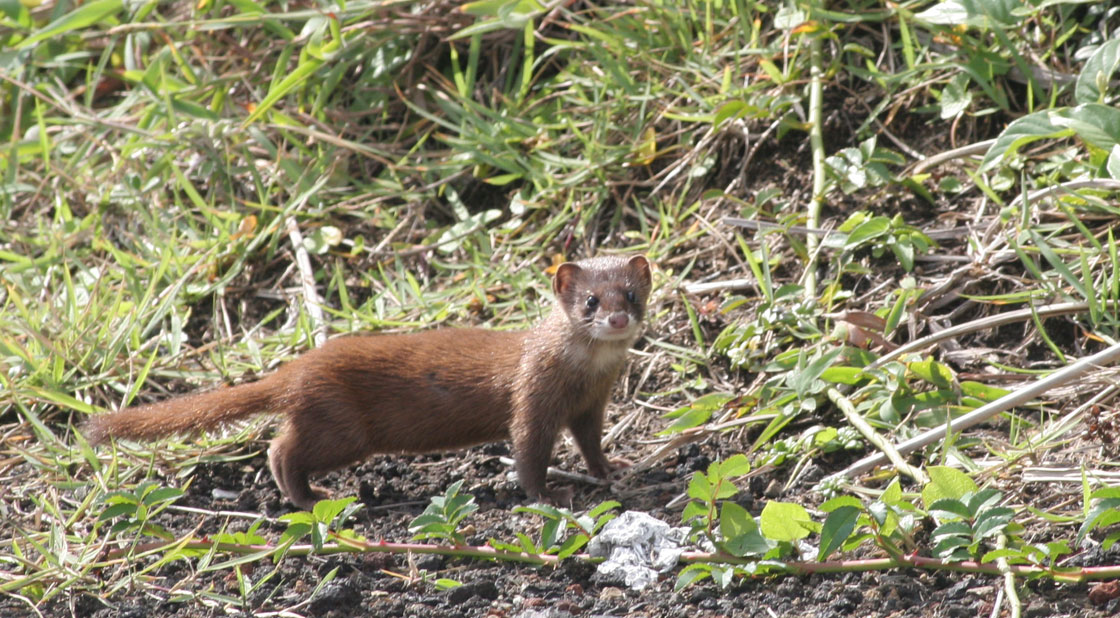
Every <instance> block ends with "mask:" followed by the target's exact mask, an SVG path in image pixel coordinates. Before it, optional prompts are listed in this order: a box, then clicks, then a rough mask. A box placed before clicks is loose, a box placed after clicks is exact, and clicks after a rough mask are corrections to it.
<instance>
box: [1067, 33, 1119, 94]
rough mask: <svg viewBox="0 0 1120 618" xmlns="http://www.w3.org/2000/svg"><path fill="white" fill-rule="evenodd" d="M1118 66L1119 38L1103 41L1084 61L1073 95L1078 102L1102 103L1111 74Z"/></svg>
mask: <svg viewBox="0 0 1120 618" xmlns="http://www.w3.org/2000/svg"><path fill="white" fill-rule="evenodd" d="M1118 67H1120V39H1112V40H1110V41H1105V42H1104V43H1102V44H1101V46H1100V47H1098V48H1097V50H1096V51H1094V52H1093V55H1092V56H1090V57H1089V59H1088V60H1086V61H1085V66H1084V67H1082V69H1081V74H1080V75H1078V76H1077V86H1076V87H1074V89H1073V96H1074V98H1075V99H1077V102H1078V103H1103V102H1104V99H1105V95H1106V94H1107V93H1108V85H1109V82H1111V81H1112V75H1113V73H1115V72H1116V69H1117V68H1118Z"/></svg>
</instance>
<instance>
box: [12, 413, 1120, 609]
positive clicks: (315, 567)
mask: <svg viewBox="0 0 1120 618" xmlns="http://www.w3.org/2000/svg"><path fill="white" fill-rule="evenodd" d="M625 407H626V406H625V405H624V404H614V405H612V407H611V409H610V410H611V413H612V414H611V417H612V419H617V417H618V416H619V415H620V414H622V412H623V408H625ZM650 416H651V417H652V416H653V415H650ZM659 422H661V421H658V420H648V419H647V421H646V422H645V423H641V422H640V423H636V424H635V425H634V426H632V427H631V428H630V430H629V432H628V435H627V436H624V437H623V438H622V439H621V440H620V441H619V444H621V445H622V446H619V447H615V448H613V449H612V454H613V455H622V456H628V457H633V458H637V457H638V456H640V455H641V454H642V451H643V449H644V448H648V447H643V446H641V445H640V442H641V441H642V440H643V439H645V438H646V437H647V436H649V435H651V433H652V427H653V426H654V424H655V423H659ZM250 446H251V447H258V446H259V447H262V453H258V454H256V455H255V456H252V457H251V458H249V459H244V460H241V461H236V462H222V463H215V464H202V465H200V466H199V467H198V468H197V469H196V470H195V473H194V476H193V482H192V483H191V485H190V487H189V489H188V491H187V494H186V496H184V497H183V498H182V499H181V500H180V501H179V502H178V504H181V505H183V506H187V507H196V508H199V509H206V510H208V511H211V512H218V511H225V512H237V511H240V512H245V513H247V514H252V513H264V514H265V515H266V516H267V517H269V518H276V517H279V516H281V515H283V514H285V513H288V512H291V511H292V509H291V507H290V506H289V505H287V504H286V503H285V502H284V501H283V500H282V498H281V496H280V493H279V492H278V491H277V489H276V488H275V486H274V485H273V484H272V481H271V478H270V477H269V476H268V473H267V469H268V467H267V462H266V460H265V457H264V455H263V446H264V444H263V443H253V444H252V445H250ZM736 448H739V449H740V450H741V447H739V446H737V444H736V443H735V442H734V441H733V440H732V439H730V438H729V437H725V438H723V439H721V440H719V441H716V440H710V441H708V442H706V443H704V444H702V445H697V444H693V445H689V446H685V447H683V448H681V449H680V450H679V451H678V452H677V454H676V456H674V457H670V458H669V459H668V460H666V461H664V462H662V464H660V465H658V466H656V467H654V468H651V469H648V470H645V471H642V472H640V473H638V474H636V475H634V476H632V477H630V478H629V479H627V480H626V481H625V482H624V483H621V484H620V486H616V488H615V489H616V491H615V493H614V494H613V495H612V494H611V493H610V492H609V491H608V490H607V489H605V488H596V487H593V486H580V487H578V491H577V492H576V497H575V500H576V504H575V506H576V507H577V508H587V507H590V506H593V505H595V504H597V503H598V502H600V501H602V500H605V499H608V498H615V499H619V500H620V501H621V502H622V504H623V509H634V510H642V511H648V512H650V513H652V514H653V515H654V516H656V517H658V518H660V519H662V520H664V521H666V522H669V523H670V524H672V525H678V524H679V523H680V511H679V508H676V509H666V508H665V504H666V503H667V502H668V501H669V500H670V499H672V498H673V497H675V496H676V495H678V494H680V493H682V492H684V490H685V488H686V486H687V483H688V479H689V477H690V475H691V473H692V472H693V471H694V470H697V469H703V468H705V467H706V466H707V464H708V462H710V461H711V460H712V459H714V458H717V457H720V456H723V455H725V454H730V453H731V452H735V449H736ZM558 450H559V451H560V452H559V456H558V462H557V463H558V466H559V467H561V468H564V469H570V470H576V471H579V470H582V462H581V461H580V460H579V458H578V456H577V455H576V454H575V453H574V449H572V448H571V446H570V445H562V446H561V448H560V449H558ZM506 454H508V447H507V446H506V445H504V444H495V445H487V446H483V447H479V448H475V449H471V450H469V451H466V452H464V453H459V454H450V455H443V456H424V457H413V458H407V457H376V458H374V459H372V460H370V461H368V462H366V463H364V464H362V465H360V466H357V467H355V468H353V469H351V470H347V471H341V472H336V473H333V474H330V475H328V476H327V477H325V478H324V479H322V484H323V485H325V486H327V487H329V488H331V489H332V490H333V491H334V492H336V494H337V495H357V496H359V499H360V500H361V502H362V503H363V504H364V505H365V508H364V509H362V510H361V511H360V512H359V514H358V516H357V518H356V520H355V521H352V522H351V523H352V526H353V528H354V529H355V530H356V531H357V532H358V533H360V534H361V535H363V536H365V537H366V538H367V539H369V540H373V541H376V540H382V539H383V540H389V541H403V540H407V539H408V538H409V533H408V531H407V525H408V522H409V520H410V519H412V518H413V517H415V516H416V515H418V514H419V513H420V512H421V511H422V510H423V508H424V506H425V505H426V504H427V500H428V497H429V496H431V495H435V494H439V493H442V492H443V490H444V489H445V488H446V487H447V486H448V485H449V484H450V483H452V482H454V481H456V480H460V479H461V480H463V481H464V490H465V491H469V492H470V493H472V494H473V495H475V496H476V498H477V502H478V505H479V507H480V508H479V510H478V511H477V512H476V513H475V514H474V515H472V516H471V518H470V519H469V521H468V524H469V526H470V529H471V531H470V532H469V536H468V541H469V542H470V543H472V544H482V543H485V542H486V540H487V539H489V538H496V539H503V540H510V539H513V538H515V537H514V534H515V533H516V532H519V531H521V532H526V533H530V534H532V533H533V532H534V531H535V530H536V526H537V522H534V521H533V518H532V517H529V516H525V515H511V513H510V509H511V508H512V507H514V506H516V505H518V504H520V503H522V502H523V501H524V500H525V498H524V495H523V494H522V493H521V492H520V490H519V488H518V487H517V484H516V482H515V481H514V479H512V478H511V476H510V474H509V470H508V469H507V468H506V467H505V466H504V465H503V464H502V463H501V462H500V461H499V457H500V456H503V455H506ZM845 463H847V461H836V462H832V464H830V466H831V465H833V464H834V465H835V467H836V469H839V468H841V467H842V466H843V465H844V464H845ZM161 472H166V473H168V476H169V479H168V483H169V484H175V481H174V480H173V479H171V478H170V476H171V473H172V472H173V471H172V470H161ZM821 472H822V471H820V470H815V471H814V473H813V474H812V475H811V476H819V475H820V474H821ZM783 474H785V471H782V470H779V471H777V472H776V473H775V472H770V473H766V474H760V475H756V476H753V477H752V478H750V480H749V482H746V483H743V484H742V487H741V489H742V492H743V494H742V496H741V497H740V498H739V502H740V503H741V504H743V505H744V506H746V507H747V508H748V509H749V510H750V511H751V512H754V513H758V512H760V511H761V509H762V507H763V506H764V505H765V502H766V501H767V500H768V499H772V498H780V499H782V500H793V501H797V500H798V498H799V496H798V495H782V496H775V495H773V487H774V485H776V484H772V483H771V481H774V480H775V479H777V480H781V481H784V480H785V479H784V478H783V477H782V475H783ZM807 483H808V484H809V485H811V481H807ZM779 486H780V485H779ZM767 494H771V495H769V496H768V495H767ZM806 495H807V494H806ZM216 496H218V497H216ZM222 496H236V498H235V499H229V498H228V497H227V498H223V497H222ZM815 499H816V498H813V499H808V500H806V501H805V502H806V504H807V505H811V503H813V502H814V500H815ZM253 521H254V519H253V518H252V517H248V516H246V517H237V516H227V515H222V516H218V515H206V514H199V513H195V512H183V511H168V512H165V513H164V514H162V515H161V516H160V517H159V519H158V522H159V523H160V524H161V525H163V526H165V527H166V528H168V529H170V530H171V531H172V532H173V533H175V534H176V535H177V536H178V535H189V534H190V532H191V531H192V530H194V531H195V535H196V536H202V535H207V534H213V533H217V532H221V531H225V532H236V531H243V530H245V529H246V528H247V527H248V526H249V525H250V524H251V523H252V522H253ZM284 527H285V525H284V524H283V523H282V522H277V521H276V520H275V519H272V520H271V521H270V522H269V523H266V524H264V525H263V526H262V528H261V529H260V530H259V531H258V532H260V533H262V534H264V535H265V536H267V537H269V538H276V537H278V536H279V533H280V532H281V531H282V530H283V529H284ZM1039 533H1040V534H1044V533H1045V529H1044V528H1041V527H1040V530H1039ZM223 559H224V558H217V559H215V560H214V561H213V562H220V561H222V560H223ZM153 560H154V558H148V559H143V560H138V561H137V562H136V563H135V564H134V565H132V566H131V567H130V568H121V569H119V570H115V571H113V572H111V573H110V572H109V571H108V570H106V572H104V573H103V576H104V577H106V580H105V581H104V582H103V583H104V586H105V587H106V588H108V587H111V586H113V585H115V584H117V583H118V582H119V581H121V580H122V579H123V578H127V577H136V576H140V577H145V578H147V579H148V585H147V586H146V587H145V590H144V591H143V592H140V591H129V590H127V589H125V590H120V591H118V592H116V593H115V594H113V595H112V596H110V597H109V599H108V601H107V602H103V601H101V600H99V599H97V598H95V597H93V596H91V595H88V594H80V595H78V596H75V597H73V598H68V597H63V598H58V599H56V600H54V601H52V602H51V603H49V604H48V605H47V606H46V607H44V608H42V609H43V615H49V616H92V617H98V618H118V617H120V618H125V617H140V616H168V617H169V616H177V617H181V618H195V617H202V616H225V615H227V614H228V611H229V608H230V607H236V605H235V604H234V600H235V599H239V598H241V595H240V594H239V592H238V581H237V578H236V576H235V575H234V574H233V570H232V569H229V568H220V569H215V570H209V571H208V570H204V569H203V568H201V566H200V564H201V563H199V562H198V561H196V560H191V561H184V560H180V561H176V562H171V563H170V564H167V565H163V566H162V567H160V568H159V569H158V570H156V571H154V572H153V573H150V574H147V575H138V574H137V572H138V571H140V570H141V569H143V568H145V567H147V566H149V565H150V564H151V563H152V562H153ZM1086 560H1088V561H1090V562H1099V561H1104V562H1108V563H1112V564H1115V563H1116V562H1117V561H1118V560H1120V556H1118V555H1117V554H1116V553H1113V554H1112V555H1110V556H1100V555H1098V556H1096V557H1095V558H1094V557H1092V556H1086ZM271 569H273V565H272V563H271V562H270V561H267V560H265V561H255V562H250V563H246V564H244V565H242V567H241V573H242V575H243V576H244V577H245V578H246V579H247V580H248V581H251V582H252V584H253V585H256V589H255V590H253V591H252V592H250V593H249V594H247V595H245V598H247V606H246V607H244V608H243V609H244V611H245V612H247V613H258V614H260V615H269V614H268V613H267V612H276V611H280V610H288V611H289V612H291V613H288V614H284V615H305V616H336V617H348V616H447V617H452V616H494V617H518V618H545V617H551V618H563V617H566V616H651V617H652V616H657V617H682V618H702V617H716V616H758V617H760V618H763V617H766V618H768V617H772V616H820V617H830V616H949V617H957V616H962V617H963V616H986V615H989V614H990V612H991V608H992V604H993V602H994V600H995V599H996V598H997V596H998V595H999V594H1000V588H1001V586H1002V582H1001V580H1000V579H999V578H995V577H986V576H976V575H968V574H953V573H942V572H926V571H897V570H895V571H887V572H873V573H851V574H835V575H819V576H811V577H765V578H759V579H751V580H745V581H741V582H738V583H737V584H735V585H733V587H731V588H729V589H727V590H721V589H719V588H718V587H717V586H715V585H714V584H712V583H711V582H710V581H706V582H704V583H701V584H697V585H693V586H692V587H690V588H688V589H686V590H684V591H682V592H679V593H678V592H674V591H673V584H674V581H675V577H676V574H675V573H670V574H668V575H666V576H665V577H664V578H663V579H662V580H661V581H660V582H659V583H658V584H657V585H656V586H655V587H652V588H650V589H646V590H644V591H642V592H635V591H632V590H629V589H626V588H624V587H620V586H617V585H610V584H604V583H600V582H598V581H597V580H596V579H595V578H594V577H593V576H594V574H595V567H594V565H592V564H590V563H587V562H584V561H579V560H568V561H566V562H564V563H563V564H562V566H560V567H559V568H555V569H553V568H536V567H530V566H523V565H517V564H509V563H487V562H479V561H468V560H460V559H452V558H445V557H442V556H414V557H411V558H410V557H407V556H400V555H389V554H366V555H334V556H311V557H289V558H286V559H284V560H282V561H281V562H280V563H279V564H278V565H275V572H270V571H271ZM421 571H425V572H427V573H428V574H433V575H432V577H433V578H434V577H446V578H451V579H455V580H457V581H459V582H461V584H462V585H461V586H460V587H457V588H454V589H451V590H447V591H442V590H438V589H436V588H435V587H434V586H433V585H432V584H430V583H425V582H424V581H422V580H421V579H420V578H418V577H412V578H410V577H409V574H410V573H412V574H413V575H415V574H417V573H419V572H421ZM328 578H329V581H327V579H328ZM324 582H326V583H324ZM1021 584H1022V582H1020V586H1019V594H1020V597H1021V598H1022V600H1023V603H1024V615H1025V616H1034V617H1038V616H1106V615H1111V614H1113V613H1114V612H1115V610H1116V609H1117V603H1118V601H1116V600H1113V601H1110V602H1108V603H1107V604H1105V605H1103V606H1100V607H1097V606H1094V605H1093V604H1092V603H1091V602H1090V601H1089V599H1088V592H1089V589H1090V586H1089V585H1066V584H1057V583H1054V582H1053V581H1051V580H1040V581H1035V582H1030V583H1029V584H1027V585H1026V586H1023V585H1021ZM176 588H180V589H182V590H186V591H191V593H192V594H194V595H198V596H196V597H193V598H192V597H191V596H190V595H189V594H178V593H176V592H175V589H176ZM156 590H164V591H165V592H164V593H163V594H156V593H154V592H153V591H156ZM202 591H205V592H202ZM0 615H3V616H23V615H32V614H31V613H29V612H28V611H27V605H25V604H23V603H21V602H18V601H16V600H15V599H12V598H8V599H0Z"/></svg>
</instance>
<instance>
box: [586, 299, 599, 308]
mask: <svg viewBox="0 0 1120 618" xmlns="http://www.w3.org/2000/svg"><path fill="white" fill-rule="evenodd" d="M598 306H599V297H598V296H588V297H587V308H588V309H594V308H595V307H598Z"/></svg>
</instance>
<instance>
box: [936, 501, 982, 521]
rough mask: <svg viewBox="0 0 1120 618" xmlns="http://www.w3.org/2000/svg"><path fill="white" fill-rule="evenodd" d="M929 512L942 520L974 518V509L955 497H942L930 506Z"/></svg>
mask: <svg viewBox="0 0 1120 618" xmlns="http://www.w3.org/2000/svg"><path fill="white" fill-rule="evenodd" d="M929 512H930V513H931V514H933V515H934V516H935V517H937V518H938V519H941V520H945V519H956V518H960V519H972V516H973V514H974V513H973V511H971V510H969V508H968V505H966V504H965V503H964V502H961V501H960V500H956V499H954V498H942V499H940V500H938V501H937V502H934V503H933V504H931V505H930V506H929Z"/></svg>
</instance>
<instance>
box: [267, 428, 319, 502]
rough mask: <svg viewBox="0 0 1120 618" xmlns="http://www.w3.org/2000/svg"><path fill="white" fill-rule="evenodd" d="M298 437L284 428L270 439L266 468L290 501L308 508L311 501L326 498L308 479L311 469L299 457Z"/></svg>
mask: <svg viewBox="0 0 1120 618" xmlns="http://www.w3.org/2000/svg"><path fill="white" fill-rule="evenodd" d="M300 453H301V450H300V448H299V439H298V438H297V437H296V435H295V432H293V431H291V430H290V429H288V430H285V431H284V432H283V433H281V434H280V435H279V436H277V437H276V438H274V439H273V440H272V444H271V445H270V446H269V448H268V467H269V468H270V469H271V470H272V476H273V478H274V479H276V486H277V487H279V488H280V493H282V494H284V496H285V497H287V498H288V500H290V501H291V502H292V503H293V504H295V505H296V506H298V507H299V508H301V509H304V510H307V511H310V510H311V509H312V508H313V507H314V506H315V503H316V502H318V501H319V500H323V499H325V498H328V497H329V494H328V493H327V492H326V491H325V490H323V489H320V488H317V487H312V486H311V483H310V482H309V479H310V476H311V472H312V470H311V469H309V468H308V466H307V465H306V463H305V462H304V461H303V458H302V457H301V456H300Z"/></svg>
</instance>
